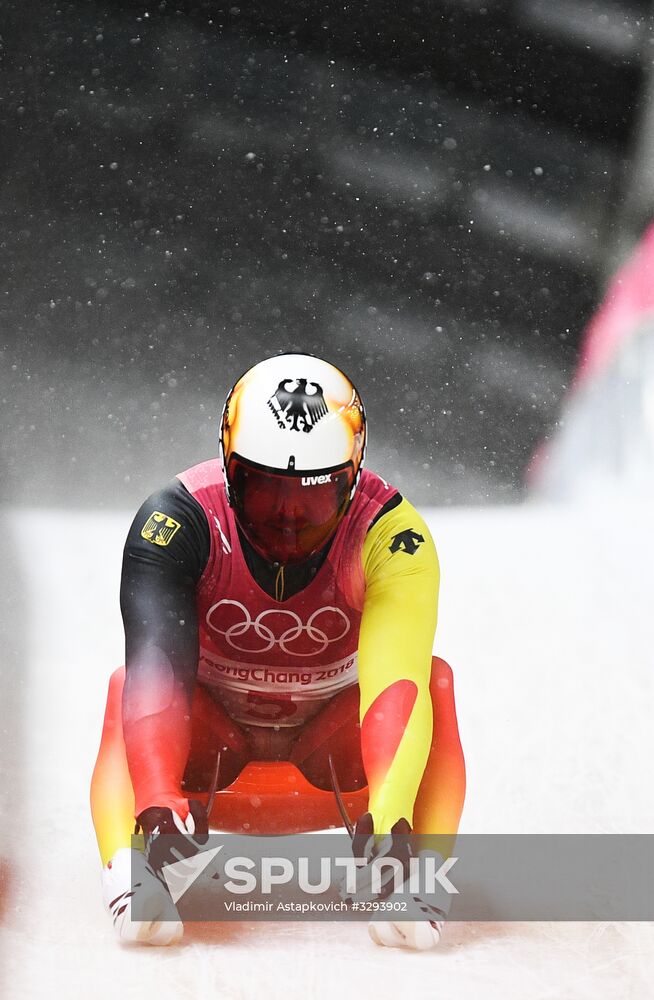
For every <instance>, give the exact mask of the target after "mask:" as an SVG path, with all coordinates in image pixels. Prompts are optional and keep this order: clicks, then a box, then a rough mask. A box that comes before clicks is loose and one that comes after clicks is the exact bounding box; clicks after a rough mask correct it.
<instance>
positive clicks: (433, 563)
mask: <svg viewBox="0 0 654 1000" xmlns="http://www.w3.org/2000/svg"><path fill="white" fill-rule="evenodd" d="M362 558H363V571H364V577H365V582H366V592H365V601H364V608H363V615H362V619H361V632H360V637H359V687H360V691H361V708H360V718H361V752H362V757H363V764H364V768H365V771H366V776H367V779H368V786H369V805H368V808H369V810H370V812H371V813H372V816H373V821H374V828H375V833H388V832H389V830H390V828H391V827H392V826H393V824H394V823H395V822H396V821H397V820H398V819H400V818H401V817H405V818H406V819H407V820H408V821H409V822H410V823H412V821H413V807H414V803H415V800H416V795H417V793H418V788H419V785H420V780H421V778H422V774H423V771H424V769H425V764H426V762H427V757H428V754H429V750H430V745H431V738H432V704H431V698H430V694H429V679H430V673H431V657H432V647H433V642H434V634H435V631H436V621H437V614H438V588H439V581H440V571H439V564H438V556H437V553H436V547H435V545H434V542H433V539H432V537H431V535H430V533H429V529H428V528H427V525H426V524H425V521H424V520H423V518H422V517H421V516H420V514H418V512H417V511H416V509H415V508H414V507H413V506H412V505H411V504H410V503H409V502H408V501H407V500H405V499H402V501H401V503H400V504H398V506H397V507H394V508H393V509H391V510H390V511H388V512H387V513H385V514H384V515H383V516H382V517H381V518H380V519H379V520H378V521H377V522H376V523H373V525H372V527H371V528H370V530H369V531H368V534H367V536H366V540H365V543H364V546H363V554H362Z"/></svg>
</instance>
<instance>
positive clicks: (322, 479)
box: [220, 354, 366, 563]
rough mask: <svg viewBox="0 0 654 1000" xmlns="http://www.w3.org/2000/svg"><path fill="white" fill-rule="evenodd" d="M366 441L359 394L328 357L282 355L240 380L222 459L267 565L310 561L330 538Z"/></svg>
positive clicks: (228, 410) (225, 420) (245, 524)
mask: <svg viewBox="0 0 654 1000" xmlns="http://www.w3.org/2000/svg"><path fill="white" fill-rule="evenodd" d="M365 443H366V419H365V413H364V409H363V404H362V402H361V399H360V397H359V394H358V392H357V390H356V389H355V387H354V386H353V384H352V383H351V382H350V380H349V379H348V378H347V377H346V376H345V375H344V374H343V372H341V371H339V369H338V368H335V367H334V365H331V364H329V363H328V362H327V361H322V360H321V359H320V358H315V357H313V356H312V355H309V354H281V355H278V356H277V357H274V358H268V359H267V360H266V361H261V362H260V363H259V364H257V365H255V366H254V367H253V368H250V369H249V371H247V372H246V373H245V375H243V376H242V377H241V378H240V379H239V380H238V382H237V383H236V385H235V386H234V387H233V389H232V390H231V392H230V393H229V395H228V397H227V400H226V402H225V408H224V410H223V417H222V424H221V434H220V448H221V458H222V462H223V469H224V472H225V482H226V485H227V495H228V497H229V502H230V504H231V505H232V507H233V509H234V513H235V516H236V519H237V521H238V523H239V526H240V528H241V530H242V531H243V533H244V534H245V536H246V538H247V539H248V541H249V542H250V543H251V545H252V546H253V547H254V548H255V549H256V550H257V551H258V552H259V553H260V554H261V555H262V556H263V557H264V558H265V559H267V560H268V561H270V562H279V563H288V562H301V561H302V560H303V559H306V558H307V557H309V556H311V555H313V554H314V553H316V552H318V551H319V550H320V549H321V548H322V547H323V546H324V545H325V544H326V543H327V542H328V541H329V539H330V538H331V537H332V536H333V534H334V532H335V531H336V528H337V527H338V524H339V523H340V521H341V519H342V517H343V516H344V514H345V512H346V510H347V508H348V505H349V502H350V500H351V499H352V497H353V495H354V491H355V489H356V485H357V482H358V480H359V475H360V471H361V465H362V462H363V458H364V453H365Z"/></svg>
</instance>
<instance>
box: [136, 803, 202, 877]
mask: <svg viewBox="0 0 654 1000" xmlns="http://www.w3.org/2000/svg"><path fill="white" fill-rule="evenodd" d="M137 822H138V824H139V826H140V827H141V829H142V830H143V836H144V838H145V854H146V857H147V859H148V863H149V864H150V865H151V867H152V868H153V869H154V871H155V872H157V873H159V872H161V870H162V868H163V867H164V865H171V864H175V862H177V861H183V860H184V859H185V858H191V857H193V856H194V855H195V854H197V853H198V851H199V850H201V848H202V847H203V845H204V844H206V842H207V840H208V837H209V821H208V817H207V810H206V806H204V805H203V804H202V803H201V802H199V801H198V800H197V799H189V800H188V816H187V817H186V819H185V820H183V819H182V818H181V816H180V815H179V813H177V812H175V811H174V810H172V809H169V808H167V807H160V806H150V807H149V808H148V809H144V810H143V812H142V813H141V814H140V815H139V816H137Z"/></svg>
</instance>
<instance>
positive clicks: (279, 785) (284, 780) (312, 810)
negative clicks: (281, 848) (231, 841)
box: [193, 761, 368, 836]
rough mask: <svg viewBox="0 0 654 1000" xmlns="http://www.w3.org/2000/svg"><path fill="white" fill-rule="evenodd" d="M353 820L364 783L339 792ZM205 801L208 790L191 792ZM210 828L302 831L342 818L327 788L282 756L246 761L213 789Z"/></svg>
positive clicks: (362, 804) (360, 809) (364, 797)
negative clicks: (224, 784)
mask: <svg viewBox="0 0 654 1000" xmlns="http://www.w3.org/2000/svg"><path fill="white" fill-rule="evenodd" d="M341 794H342V798H343V802H344V804H345V807H346V809H347V812H348V814H349V816H350V817H351V818H352V820H353V821H354V822H356V820H357V819H358V818H359V816H361V815H362V814H363V813H364V812H366V810H367V808H368V788H367V786H366V787H365V788H359V789H357V790H356V791H353V792H348V791H343V792H342V793H341ZM193 797H194V798H198V799H201V800H202V801H204V802H205V804H206V802H207V800H208V795H207V794H204V795H203V794H200V793H197V794H196V793H194V794H193ZM209 826H210V828H211V829H212V830H221V831H224V832H225V833H247V834H255V835H259V836H265V835H267V834H285V833H286V834H290V833H308V832H310V831H311V830H327V829H329V828H334V827H342V826H343V820H342V819H341V814H340V812H339V809H338V805H337V802H336V798H335V795H334V793H333V792H332V791H325V790H323V789H322V788H316V786H315V785H312V784H311V783H310V782H309V781H307V779H306V778H305V777H304V775H303V774H302V772H301V771H300V770H299V769H298V768H297V767H296V766H295V764H291V763H290V762H288V761H251V762H250V763H249V764H246V765H245V767H244V768H243V770H242V771H241V773H240V774H239V776H238V777H237V778H236V779H235V781H233V782H232V783H231V785H228V786H227V788H222V789H220V790H219V791H218V792H216V796H215V799H214V803H213V808H212V809H211V813H210V816H209Z"/></svg>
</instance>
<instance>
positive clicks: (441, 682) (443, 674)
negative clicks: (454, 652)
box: [431, 656, 454, 691]
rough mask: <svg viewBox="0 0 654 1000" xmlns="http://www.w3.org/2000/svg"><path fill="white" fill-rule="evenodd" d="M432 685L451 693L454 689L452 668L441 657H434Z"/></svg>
mask: <svg viewBox="0 0 654 1000" xmlns="http://www.w3.org/2000/svg"><path fill="white" fill-rule="evenodd" d="M431 684H432V685H435V686H436V687H437V688H440V689H441V690H442V691H447V690H450V691H451V690H452V688H453V687H454V674H453V673H452V668H451V666H450V665H449V663H446V662H445V660H442V659H441V658H440V656H432V659H431Z"/></svg>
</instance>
